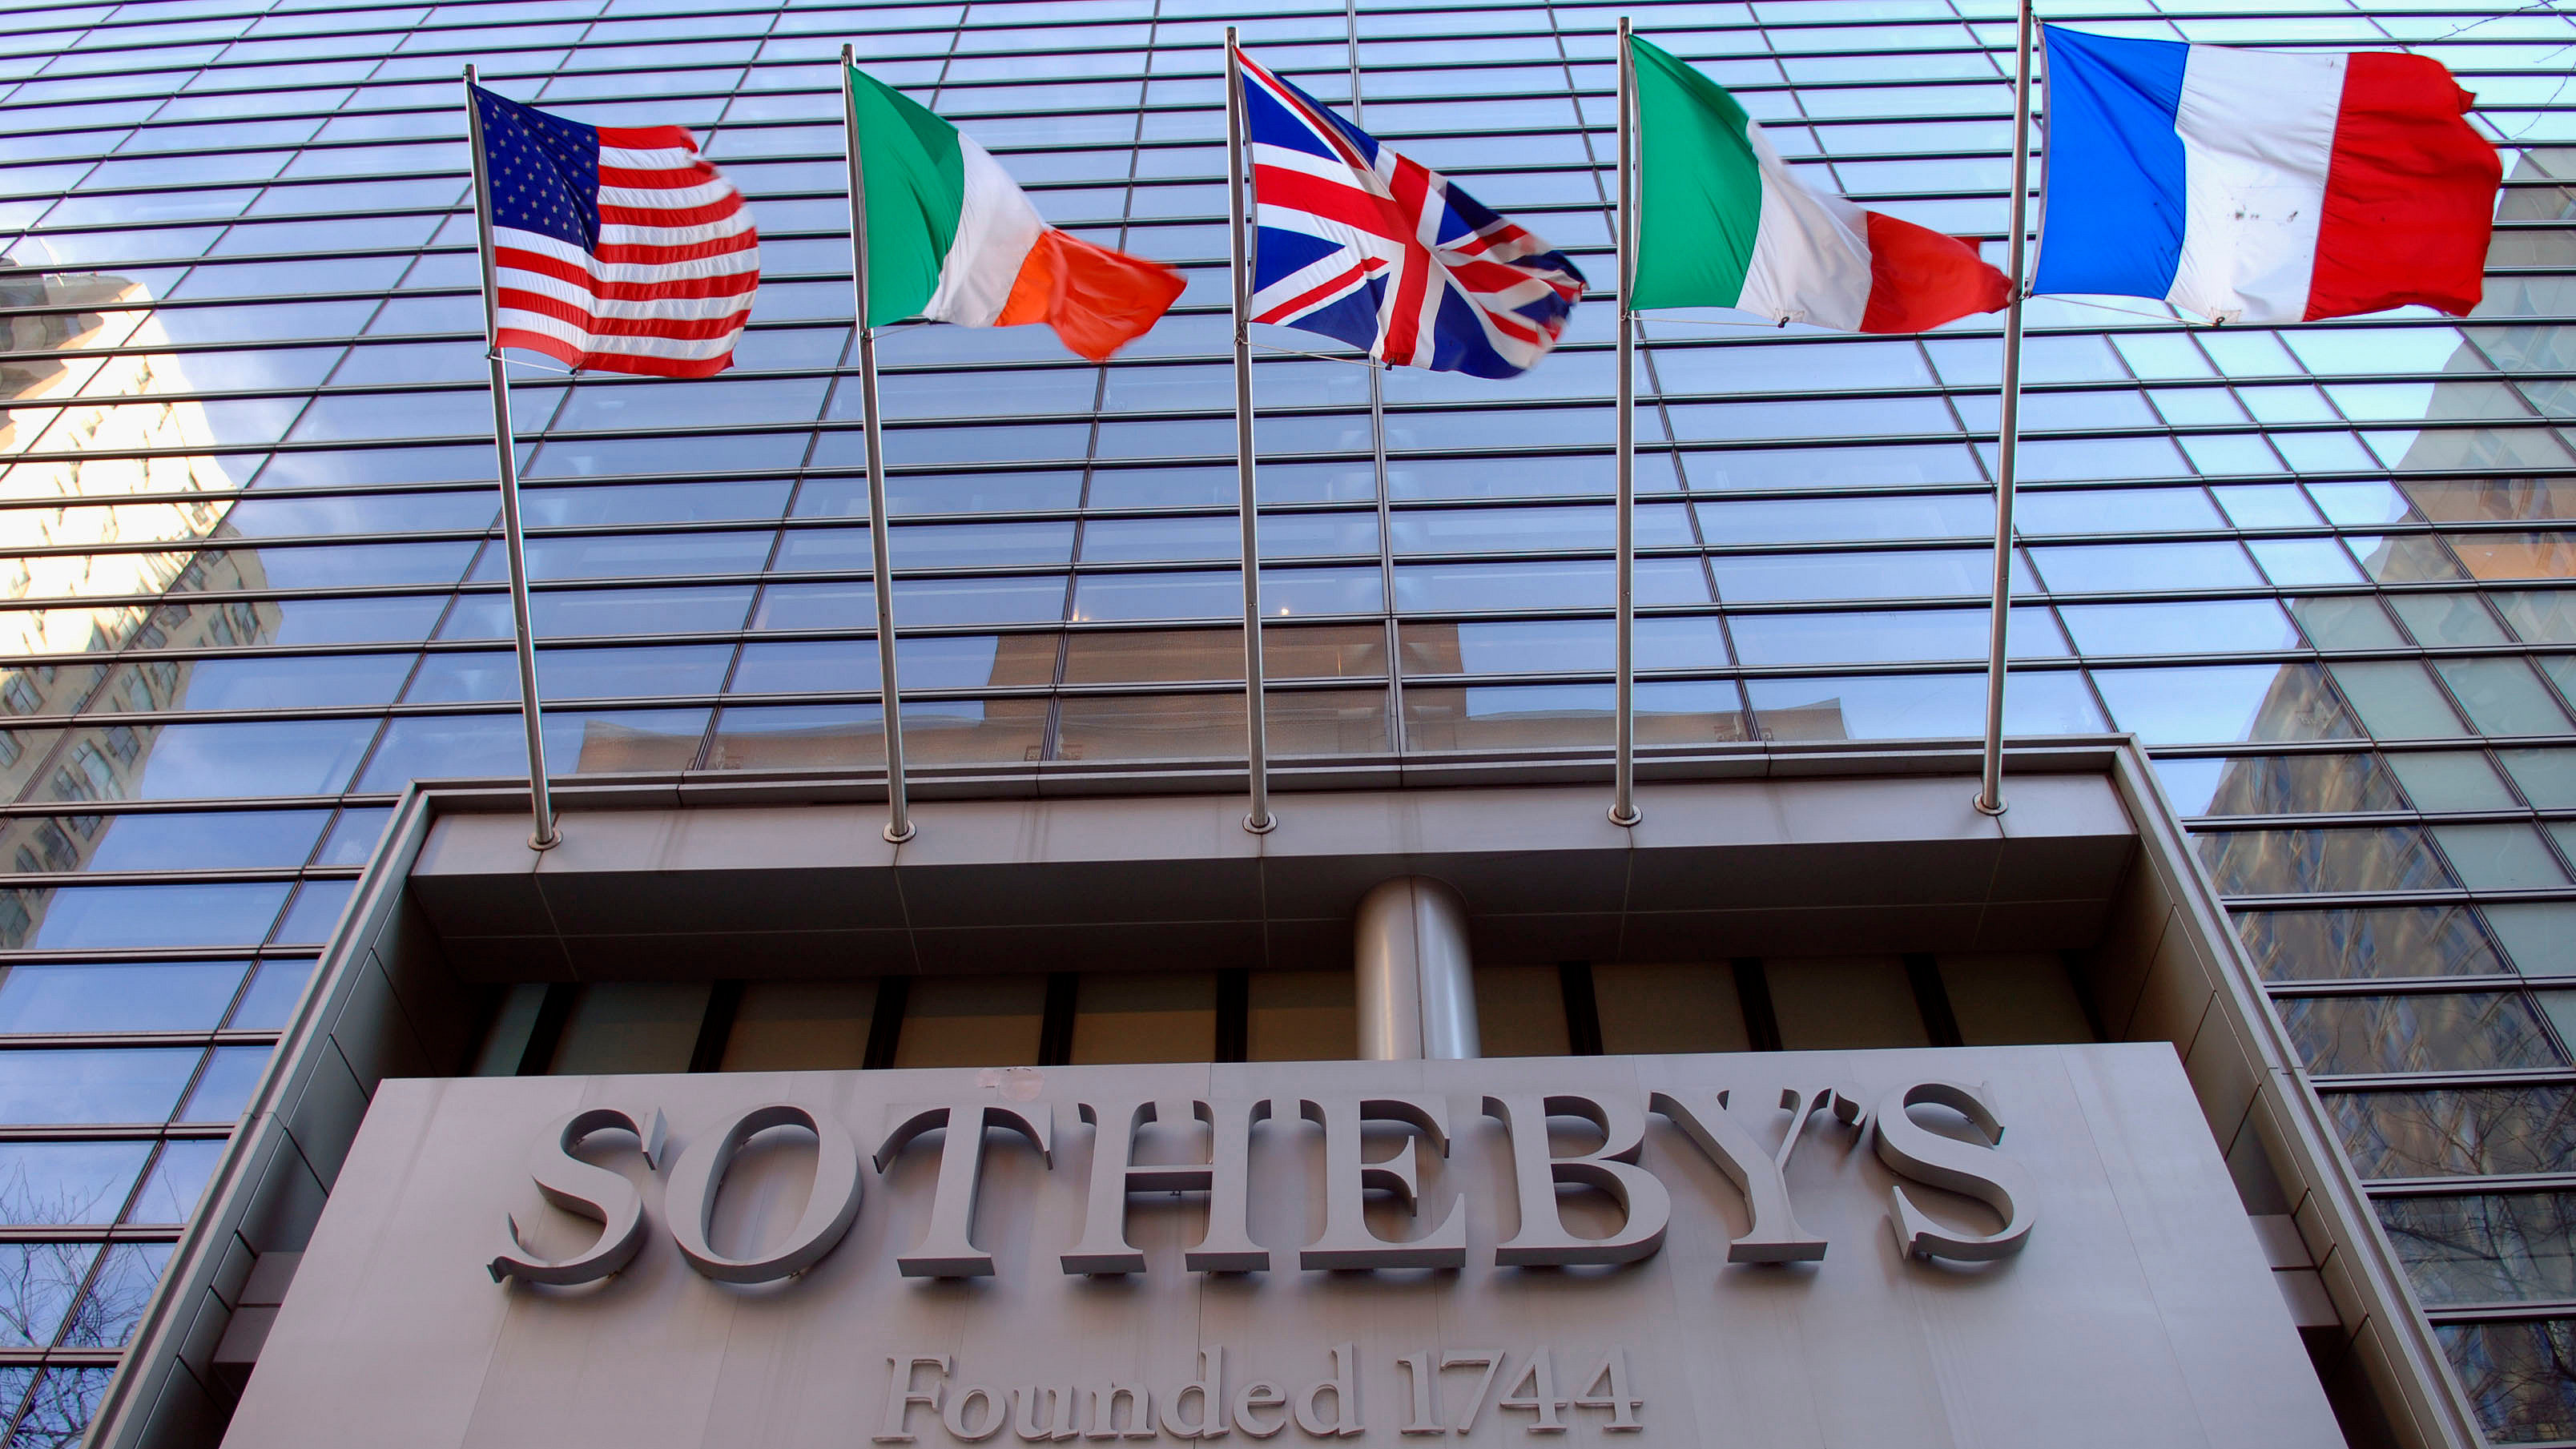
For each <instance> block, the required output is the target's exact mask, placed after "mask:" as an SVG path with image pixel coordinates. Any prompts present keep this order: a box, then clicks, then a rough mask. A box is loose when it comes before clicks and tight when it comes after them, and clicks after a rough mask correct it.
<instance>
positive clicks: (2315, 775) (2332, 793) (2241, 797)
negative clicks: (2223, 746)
mask: <svg viewBox="0 0 2576 1449" xmlns="http://www.w3.org/2000/svg"><path fill="white" fill-rule="evenodd" d="M2156 773H2157V776H2158V778H2160V779H2161V780H2162V781H2163V782H2164V785H2165V789H2166V792H2167V793H2168V794H2170V795H2172V796H2173V797H2174V805H2175V807H2176V808H2177V809H2179V810H2180V811H2181V812H2182V813H2183V814H2185V815H2310V814H2326V813H2338V814H2339V813H2346V812H2350V811H2356V810H2403V809H2405V808H2406V801H2405V798H2404V797H2403V796H2401V795H2400V794H2399V793H2398V792H2397V787H2396V784H2395V782H2394V780H2393V779H2392V778H2391V776H2390V774H2389V772H2388V769H2387V767H2386V766H2385V765H2383V764H2382V763H2381V762H2380V761H2379V759H2378V758H2377V757H2376V756H2373V755H2239V756H2235V757H2233V758H2228V759H2208V760H2173V759H2165V760H2158V761H2156Z"/></svg>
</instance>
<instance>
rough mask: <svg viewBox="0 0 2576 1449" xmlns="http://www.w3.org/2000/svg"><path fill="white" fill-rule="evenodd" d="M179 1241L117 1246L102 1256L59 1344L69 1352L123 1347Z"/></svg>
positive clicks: (130, 1336)
mask: <svg viewBox="0 0 2576 1449" xmlns="http://www.w3.org/2000/svg"><path fill="white" fill-rule="evenodd" d="M177 1246H178V1245H177V1244H175V1243H118V1244H114V1245H112V1246H110V1247H109V1248H107V1249H106V1250H105V1251H104V1252H102V1253H101V1254H100V1255H99V1260H98V1269H97V1271H96V1272H95V1273H94V1274H92V1275H91V1278H90V1284H89V1288H88V1290H87V1291H86V1292H84V1293H82V1294H81V1297H80V1301H79V1302H78V1303H76V1304H74V1305H73V1306H72V1312H71V1316H70V1317H69V1318H68V1319H66V1320H64V1322H63V1328H62V1333H61V1335H60V1336H59V1337H58V1338H57V1339H56V1340H55V1341H56V1342H57V1343H59V1344H61V1345H62V1346H63V1347H65V1348H122V1347H124V1346H125V1342H126V1340H127V1339H129V1338H132V1337H133V1336H134V1325H135V1324H136V1323H138V1322H140V1321H141V1320H142V1318H143V1308H144V1305H145V1304H146V1303H148V1302H149V1301H150V1300H151V1297H152V1290H153V1288H154V1287H156V1286H158V1285H159V1283H160V1282H161V1270H162V1269H163V1268H165V1267H167V1266H168V1265H169V1262H170V1254H171V1252H172V1251H173V1250H174V1249H175V1248H176V1247H177Z"/></svg>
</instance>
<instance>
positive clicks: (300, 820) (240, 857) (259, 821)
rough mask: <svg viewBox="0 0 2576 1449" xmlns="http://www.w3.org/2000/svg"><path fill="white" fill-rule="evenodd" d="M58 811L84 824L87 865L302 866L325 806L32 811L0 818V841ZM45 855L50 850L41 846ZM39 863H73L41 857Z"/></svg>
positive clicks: (71, 822)
mask: <svg viewBox="0 0 2576 1449" xmlns="http://www.w3.org/2000/svg"><path fill="white" fill-rule="evenodd" d="M57 818H61V819H63V820H64V823H65V824H66V825H67V826H69V827H70V829H71V830H72V831H74V832H78V831H79V830H80V829H81V828H82V827H83V825H84V824H86V825H87V826H88V828H90V829H94V830H96V831H97V834H96V835H95V836H93V837H91V839H92V840H93V841H94V844H92V845H91V846H90V848H89V860H88V868H89V869H91V870H204V869H207V868H209V867H215V866H243V867H248V866H287V865H302V864H303V863H304V861H305V858H306V857H307V856H310V855H311V854H312V853H313V842H314V838H315V837H316V836H318V835H320V834H321V833H322V826H323V825H324V824H326V823H328V822H329V820H330V818H331V812H330V811H328V810H216V811H202V812H194V811H192V812H187V813H166V814H151V815H109V816H88V817H81V818H79V819H74V818H71V817H35V818H34V819H31V820H23V821H13V822H9V823H7V824H0V842H5V841H6V840H7V839H8V838H9V837H10V836H11V835H17V834H22V833H24V832H26V831H27V829H28V827H29V826H31V825H34V824H36V823H37V821H42V822H43V823H44V824H47V825H51V824H53V822H54V820H55V819H57ZM48 854H50V852H48ZM44 868H45V869H47V870H74V869H79V868H80V867H79V866H77V865H65V864H56V863H54V862H53V861H52V860H50V859H49V860H48V861H47V862H46V863H45V866H44Z"/></svg>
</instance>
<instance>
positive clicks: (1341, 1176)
mask: <svg viewBox="0 0 2576 1449" xmlns="http://www.w3.org/2000/svg"><path fill="white" fill-rule="evenodd" d="M1299 1111H1300V1112H1301V1113H1302V1114H1303V1115H1304V1117H1305V1119H1306V1120H1307V1121H1309V1122H1313V1123H1316V1124H1318V1125H1320V1126H1321V1127H1322V1128H1323V1129H1324V1235H1323V1236H1322V1237H1320V1238H1318V1239H1316V1240H1315V1241H1314V1242H1313V1243H1311V1244H1309V1245H1308V1246H1307V1247H1306V1248H1305V1249H1304V1250H1303V1251H1301V1252H1300V1253H1299V1254H1298V1255H1297V1266H1299V1267H1301V1268H1456V1267H1460V1266H1463V1265H1464V1264H1465V1263H1466V1261H1467V1219H1466V1214H1465V1212H1464V1208H1465V1206H1466V1205H1465V1204H1464V1203H1463V1202H1460V1201H1456V1200H1452V1201H1451V1202H1450V1204H1449V1215H1448V1216H1447V1217H1446V1218H1444V1219H1442V1220H1441V1223H1440V1226H1438V1227H1436V1228H1433V1229H1432V1230H1431V1231H1430V1232H1427V1233H1425V1234H1423V1235H1422V1236H1421V1237H1419V1238H1415V1239H1413V1240H1412V1241H1411V1242H1404V1243H1390V1242H1388V1241H1387V1240H1385V1239H1384V1238H1381V1237H1379V1236H1378V1235H1377V1234H1376V1233H1373V1232H1371V1231H1369V1225H1368V1220H1367V1218H1366V1217H1365V1216H1364V1215H1363V1211H1362V1208H1363V1200H1364V1195H1365V1194H1366V1193H1367V1191H1368V1189H1370V1188H1373V1187H1375V1188H1384V1189H1385V1190H1387V1191H1389V1192H1392V1193H1394V1194H1395V1195H1396V1197H1397V1199H1398V1200H1400V1201H1401V1202H1403V1204H1404V1205H1405V1206H1406V1207H1407V1208H1415V1209H1418V1203H1417V1198H1418V1196H1419V1195H1420V1193H1421V1190H1422V1184H1421V1171H1420V1156H1419V1152H1418V1149H1419V1148H1420V1147H1421V1145H1422V1139H1421V1138H1407V1139H1405V1143H1404V1146H1403V1147H1402V1148H1400V1149H1399V1150H1398V1151H1397V1152H1396V1154H1395V1155H1394V1156H1393V1157H1390V1158H1388V1159H1387V1160H1385V1161H1384V1162H1363V1161H1361V1160H1360V1144H1361V1137H1360V1124H1361V1123H1363V1122H1404V1123H1409V1124H1410V1125H1412V1126H1413V1127H1415V1128H1416V1129H1418V1130H1419V1131H1420V1132H1421V1133H1422V1134H1423V1136H1424V1137H1428V1138H1429V1139H1430V1140H1431V1146H1432V1148H1433V1150H1435V1151H1437V1152H1438V1153H1439V1154H1440V1155H1441V1156H1443V1157H1446V1156H1448V1155H1449V1104H1448V1103H1447V1102H1445V1101H1443V1100H1441V1099H1440V1098H1438V1097H1419V1098H1417V1097H1366V1098H1359V1099H1353V1098H1349V1097H1337V1098H1335V1099H1333V1100H1332V1101H1330V1102H1318V1101H1316V1100H1315V1099H1313V1098H1311V1097H1309V1098H1303V1099H1301V1100H1300V1102H1299Z"/></svg>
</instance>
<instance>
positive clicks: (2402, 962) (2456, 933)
mask: <svg viewBox="0 0 2576 1449" xmlns="http://www.w3.org/2000/svg"><path fill="white" fill-rule="evenodd" d="M2236 933H2237V935H2238V936H2240V937H2241V938H2243V940H2244V942H2245V949H2246V952H2247V953H2248V954H2249V955H2251V956H2252V957H2253V958H2254V966H2255V969H2256V970H2257V971H2260V972H2261V973H2262V974H2263V977H2264V979H2266V980H2269V981H2339V980H2349V979H2352V978H2355V977H2370V976H2483V975H2491V974H2498V973H2501V972H2503V971H2504V970H2505V969H2506V968H2505V964H2504V962H2502V961H2501V960H2498V959H2497V957H2496V954H2495V948H2494V947H2492V946H2490V945H2488V944H2487V939H2486V937H2485V936H2484V935H2483V934H2482V933H2480V931H2479V930H2478V923H2477V917H2476V916H2475V915H2474V914H2472V913H2471V912H2470V910H2469V908H2468V907H2466V906H2387V907H2364V908H2361V909H2355V910H2322V911H2318V910H2289V911H2239V912H2237V913H2236Z"/></svg>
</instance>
